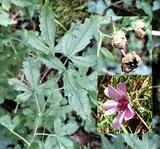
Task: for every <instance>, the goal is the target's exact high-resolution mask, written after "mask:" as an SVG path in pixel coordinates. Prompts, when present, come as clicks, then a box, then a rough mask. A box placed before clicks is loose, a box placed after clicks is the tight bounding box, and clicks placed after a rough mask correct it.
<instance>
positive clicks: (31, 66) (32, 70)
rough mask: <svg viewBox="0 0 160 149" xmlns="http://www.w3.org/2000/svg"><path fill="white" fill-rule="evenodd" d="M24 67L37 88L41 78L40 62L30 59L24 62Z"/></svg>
mask: <svg viewBox="0 0 160 149" xmlns="http://www.w3.org/2000/svg"><path fill="white" fill-rule="evenodd" d="M23 68H24V74H25V77H26V79H27V80H28V82H29V83H30V85H31V87H32V88H33V89H35V88H36V86H37V85H38V82H39V78H40V74H39V66H38V64H37V63H36V62H35V61H33V60H31V59H28V61H24V62H23Z"/></svg>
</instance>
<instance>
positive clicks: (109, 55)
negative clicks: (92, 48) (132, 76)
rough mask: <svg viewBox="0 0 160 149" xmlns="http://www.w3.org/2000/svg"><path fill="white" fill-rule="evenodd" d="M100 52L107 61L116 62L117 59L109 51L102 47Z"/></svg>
mask: <svg viewBox="0 0 160 149" xmlns="http://www.w3.org/2000/svg"><path fill="white" fill-rule="evenodd" d="M100 52H101V54H102V55H103V56H104V57H105V58H106V59H108V60H111V61H115V59H116V58H115V57H114V55H113V54H112V53H111V52H110V51H109V50H108V49H106V48H103V47H102V48H101V49H100Z"/></svg>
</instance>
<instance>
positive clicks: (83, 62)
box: [70, 56, 96, 67]
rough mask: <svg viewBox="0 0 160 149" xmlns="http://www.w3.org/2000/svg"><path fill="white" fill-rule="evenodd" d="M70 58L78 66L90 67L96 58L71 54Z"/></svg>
mask: <svg viewBox="0 0 160 149" xmlns="http://www.w3.org/2000/svg"><path fill="white" fill-rule="evenodd" d="M70 59H71V61H72V62H73V63H74V64H75V65H78V66H85V67H90V66H93V65H95V64H96V58H95V57H93V56H73V57H71V58H70Z"/></svg>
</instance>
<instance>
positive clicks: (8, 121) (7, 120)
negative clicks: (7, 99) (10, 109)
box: [0, 115, 15, 130]
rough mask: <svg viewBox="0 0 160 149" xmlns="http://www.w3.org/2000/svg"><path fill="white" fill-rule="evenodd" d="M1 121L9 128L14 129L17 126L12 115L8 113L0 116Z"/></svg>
mask: <svg viewBox="0 0 160 149" xmlns="http://www.w3.org/2000/svg"><path fill="white" fill-rule="evenodd" d="M0 123H1V124H2V125H3V126H4V127H6V128H8V129H9V130H13V129H14V128H15V126H14V124H12V121H11V117H10V116H8V115H5V116H2V117H0Z"/></svg>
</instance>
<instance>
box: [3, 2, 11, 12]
mask: <svg viewBox="0 0 160 149" xmlns="http://www.w3.org/2000/svg"><path fill="white" fill-rule="evenodd" d="M1 1H2V2H1V3H2V8H3V9H5V10H7V11H8V10H9V8H10V6H11V0H1Z"/></svg>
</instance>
